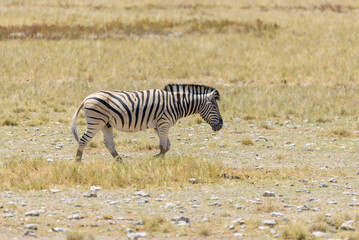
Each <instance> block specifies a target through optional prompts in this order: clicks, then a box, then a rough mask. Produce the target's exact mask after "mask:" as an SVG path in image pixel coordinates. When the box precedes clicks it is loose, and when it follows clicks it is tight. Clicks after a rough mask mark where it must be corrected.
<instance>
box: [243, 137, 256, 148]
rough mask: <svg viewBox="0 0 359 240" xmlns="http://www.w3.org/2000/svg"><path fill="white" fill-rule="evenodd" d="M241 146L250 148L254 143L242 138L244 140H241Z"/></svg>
mask: <svg viewBox="0 0 359 240" xmlns="http://www.w3.org/2000/svg"><path fill="white" fill-rule="evenodd" d="M242 144H243V145H244V146H251V145H253V144H254V143H253V141H252V139H250V138H249V137H244V138H242Z"/></svg>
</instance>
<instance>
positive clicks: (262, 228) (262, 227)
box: [258, 226, 269, 230]
mask: <svg viewBox="0 0 359 240" xmlns="http://www.w3.org/2000/svg"><path fill="white" fill-rule="evenodd" d="M258 229H259V230H267V229H269V227H266V226H259V227H258Z"/></svg>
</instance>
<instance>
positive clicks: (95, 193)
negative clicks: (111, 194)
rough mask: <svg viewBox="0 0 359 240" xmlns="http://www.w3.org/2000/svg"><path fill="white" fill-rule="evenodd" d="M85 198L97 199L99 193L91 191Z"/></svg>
mask: <svg viewBox="0 0 359 240" xmlns="http://www.w3.org/2000/svg"><path fill="white" fill-rule="evenodd" d="M84 197H87V198H90V197H97V191H95V190H91V191H89V192H87V193H85V195H84Z"/></svg>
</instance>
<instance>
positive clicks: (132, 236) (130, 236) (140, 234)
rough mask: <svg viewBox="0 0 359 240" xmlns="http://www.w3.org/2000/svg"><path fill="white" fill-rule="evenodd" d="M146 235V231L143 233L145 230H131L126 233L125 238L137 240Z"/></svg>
mask: <svg viewBox="0 0 359 240" xmlns="http://www.w3.org/2000/svg"><path fill="white" fill-rule="evenodd" d="M146 236H147V233H145V232H132V233H129V234H127V238H128V239H130V240H137V239H139V238H141V237H146Z"/></svg>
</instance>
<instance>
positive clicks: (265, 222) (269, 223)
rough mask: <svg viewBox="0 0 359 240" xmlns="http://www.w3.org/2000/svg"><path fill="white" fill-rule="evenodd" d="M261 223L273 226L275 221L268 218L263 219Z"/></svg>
mask: <svg viewBox="0 0 359 240" xmlns="http://www.w3.org/2000/svg"><path fill="white" fill-rule="evenodd" d="M263 224H264V225H267V226H275V225H277V222H276V221H275V220H273V219H269V220H264V221H263Z"/></svg>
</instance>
